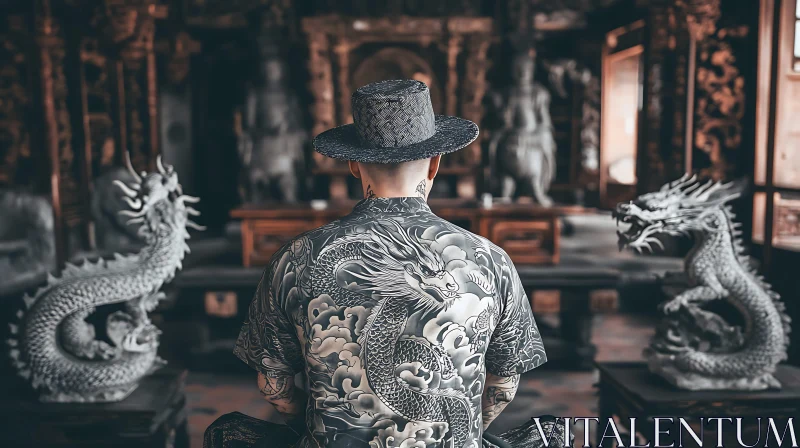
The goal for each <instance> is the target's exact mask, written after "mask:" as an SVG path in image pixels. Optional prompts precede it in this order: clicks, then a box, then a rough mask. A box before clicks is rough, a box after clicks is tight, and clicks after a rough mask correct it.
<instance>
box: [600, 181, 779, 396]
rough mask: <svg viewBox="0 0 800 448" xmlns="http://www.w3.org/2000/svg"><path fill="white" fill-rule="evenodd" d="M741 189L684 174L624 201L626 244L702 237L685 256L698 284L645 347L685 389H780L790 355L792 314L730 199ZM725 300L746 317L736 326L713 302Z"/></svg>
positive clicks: (678, 300) (671, 306) (618, 213)
mask: <svg viewBox="0 0 800 448" xmlns="http://www.w3.org/2000/svg"><path fill="white" fill-rule="evenodd" d="M739 194H740V192H739V191H737V188H736V187H734V186H732V184H722V183H714V182H712V181H708V182H706V183H702V182H699V181H697V179H696V178H695V177H689V176H688V175H687V176H683V177H681V178H680V179H678V180H677V181H674V182H671V183H668V184H666V185H664V186H663V187H662V188H661V190H660V191H657V192H653V193H647V194H644V195H642V196H639V197H638V198H637V199H635V200H633V201H631V202H629V203H622V204H619V205H617V208H616V210H615V213H614V216H615V218H616V219H617V222H618V223H619V222H624V223H628V224H630V228H629V229H627V231H625V232H620V231H618V232H617V233H618V235H619V244H620V248H622V247H625V246H627V247H630V248H633V249H636V250H639V251H641V250H642V249H643V248H648V249H652V246H653V245H657V246H662V247H663V245H662V243H661V242H660V241H659V240H658V239H657V238H656V235H657V234H666V235H687V234H691V235H693V236H694V239H695V243H694V247H693V248H692V250H691V251H690V253H689V254H688V255H687V257H686V259H685V272H686V275H687V277H688V280H689V284H690V288H689V289H687V290H685V291H683V292H682V293H680V294H678V295H677V296H676V297H674V298H673V299H671V300H670V301H668V302H666V303H665V304H664V305H663V309H664V311H665V312H666V313H667V316H666V318H665V320H664V322H663V323H662V326H661V327H659V329H658V331H657V333H656V335H655V336H654V338H653V340H652V341H651V343H650V347H648V348H647V349H646V350H645V358H646V359H647V361H648V364H649V368H650V370H651V371H652V372H654V373H656V374H659V375H661V376H662V377H664V378H665V379H667V380H668V381H670V382H671V383H673V384H674V385H676V386H677V387H679V388H683V389H691V390H701V389H708V390H711V389H733V390H761V389H767V388H780V386H781V385H780V383H779V382H778V381H777V379H776V378H775V377H774V376H773V373H774V371H775V367H776V365H777V364H778V363H779V362H781V361H784V360H785V359H786V352H787V348H788V344H789V338H788V334H789V331H790V327H789V324H790V318H789V316H788V315H787V314H786V313H785V311H784V304H783V303H782V302H781V301H780V297H779V296H778V294H776V293H775V292H773V291H772V290H771V289H770V285H769V284H767V283H766V282H765V281H764V280H763V278H762V277H760V276H758V275H757V274H756V272H755V269H754V268H753V267H752V266H751V265H750V261H749V259H748V257H747V256H746V255H745V254H744V247H743V244H742V241H741V238H740V234H741V232H740V231H739V230H738V228H739V224H738V223H736V222H734V217H735V216H734V214H733V213H732V211H731V209H730V207H729V206H728V205H726V204H727V202H729V201H730V200H732V199H734V198H737V197H738V196H739ZM720 299H722V300H725V301H727V302H729V303H730V304H731V305H733V308H734V309H735V310H738V312H739V313H740V314H741V315H742V318H743V319H744V323H745V325H744V331H743V330H742V328H740V327H738V326H734V325H730V324H729V323H728V321H727V320H726V319H724V318H723V317H722V316H721V315H720V314H718V313H716V312H712V311H709V310H708V309H704V307H703V306H704V305H706V306H705V308H708V307H710V306H711V305H712V302H715V301H718V300H720Z"/></svg>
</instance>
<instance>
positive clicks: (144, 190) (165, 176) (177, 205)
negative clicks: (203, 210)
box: [114, 153, 205, 238]
mask: <svg viewBox="0 0 800 448" xmlns="http://www.w3.org/2000/svg"><path fill="white" fill-rule="evenodd" d="M125 163H126V166H127V168H128V171H129V172H130V174H131V175H133V178H134V182H133V183H130V184H125V183H123V182H121V181H119V180H116V181H114V184H115V185H116V186H118V187H119V188H120V189H121V190H122V192H123V193H124V194H125V197H123V199H124V200H125V202H127V204H128V205H129V206H130V207H131V209H132V210H123V211H121V212H120V214H121V215H123V216H128V217H130V218H131V219H130V220H128V223H129V224H141V227H140V228H139V233H140V234H142V236H144V237H145V238H147V237H148V236H151V235H154V234H156V233H157V232H158V231H159V226H162V225H167V226H169V227H170V229H169V230H175V229H182V228H184V227H190V228H193V229H196V230H205V227H203V226H200V225H198V224H197V223H195V222H192V221H191V220H189V219H188V215H194V216H197V215H199V214H200V212H198V211H197V210H195V209H193V208H192V207H190V206H188V205H187V204H188V203H196V202H198V201H199V200H200V199H199V198H196V197H194V196H188V195H184V194H183V191H182V189H181V185H180V184H179V183H178V174H177V173H176V172H175V170H174V168H173V167H172V166H171V165H165V164H163V163H162V161H161V156H159V157H158V158H157V159H156V165H157V167H158V171H157V172H153V173H146V172H144V171H143V172H142V173H141V175H139V174H137V173H136V171H135V170H134V169H133V166H132V165H131V159H130V155H129V154H127V153H126V154H125Z"/></svg>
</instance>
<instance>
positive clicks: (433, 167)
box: [348, 155, 441, 198]
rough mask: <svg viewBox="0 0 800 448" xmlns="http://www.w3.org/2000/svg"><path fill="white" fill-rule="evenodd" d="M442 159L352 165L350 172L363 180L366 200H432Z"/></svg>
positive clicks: (352, 163)
mask: <svg viewBox="0 0 800 448" xmlns="http://www.w3.org/2000/svg"><path fill="white" fill-rule="evenodd" d="M440 160H441V155H437V156H434V157H432V158H430V159H420V160H412V161H410V162H400V163H364V162H354V161H352V160H351V161H349V162H348V164H349V165H350V172H351V173H352V174H353V176H355V177H356V178H357V179H361V185H362V187H363V189H364V196H365V197H371V196H379V197H404V196H419V197H423V198H427V197H428V193H430V190H431V186H432V185H433V178H434V177H436V174H437V173H438V172H439V162H440Z"/></svg>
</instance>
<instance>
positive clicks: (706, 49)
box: [692, 26, 749, 180]
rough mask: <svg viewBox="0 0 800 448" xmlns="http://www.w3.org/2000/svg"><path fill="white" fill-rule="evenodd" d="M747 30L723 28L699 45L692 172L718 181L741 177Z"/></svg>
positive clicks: (745, 28)
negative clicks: (742, 55)
mask: <svg viewBox="0 0 800 448" xmlns="http://www.w3.org/2000/svg"><path fill="white" fill-rule="evenodd" d="M748 31H749V30H748V27H747V26H740V27H737V28H723V29H721V30H719V31H717V32H716V33H715V34H714V35H712V36H709V37H707V38H706V39H704V40H702V41H700V42H698V44H697V46H698V60H697V74H696V83H697V84H696V91H695V92H696V93H695V94H696V97H695V130H694V148H693V154H692V168H693V169H694V171H695V172H699V173H700V175H701V176H704V177H709V178H712V179H715V180H722V179H731V178H733V177H735V176H736V175H737V172H736V159H737V158H738V157H739V155H738V154H737V153H738V152H739V151H740V150H741V149H742V148H741V145H742V124H743V119H744V115H745V112H746V107H747V102H746V98H745V90H746V89H745V78H744V75H743V74H742V70H741V68H740V67H741V64H742V63H743V62H744V61H743V60H741V59H737V55H738V54H740V53H743V47H744V46H746V45H748V44H749V42H747V37H748V35H749V32H748Z"/></svg>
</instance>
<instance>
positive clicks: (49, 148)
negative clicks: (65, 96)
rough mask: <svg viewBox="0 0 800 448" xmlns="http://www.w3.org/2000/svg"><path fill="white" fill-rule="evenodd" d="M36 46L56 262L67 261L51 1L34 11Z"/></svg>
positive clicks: (44, 1)
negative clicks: (54, 80)
mask: <svg viewBox="0 0 800 448" xmlns="http://www.w3.org/2000/svg"><path fill="white" fill-rule="evenodd" d="M35 15H36V43H37V45H38V47H39V77H40V81H41V85H40V88H41V95H42V96H41V98H42V117H43V119H44V120H43V125H44V129H43V132H44V143H45V148H46V150H45V154H47V159H48V161H49V173H50V200H51V203H52V206H53V230H54V232H55V242H56V262H57V264H58V265H61V264H62V263H63V262H64V261H65V260H66V256H67V254H66V241H65V234H64V222H63V209H62V204H61V200H62V198H61V164H60V150H59V149H60V148H59V130H58V121H57V119H56V102H55V92H54V85H53V84H54V82H53V59H52V55H51V51H52V50H53V48H54V47H55V46H56V45H58V44H59V42H58V37H57V29H56V25H55V23H54V21H53V17H52V10H51V7H50V1H49V0H39V1H37V3H36V7H35Z"/></svg>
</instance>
